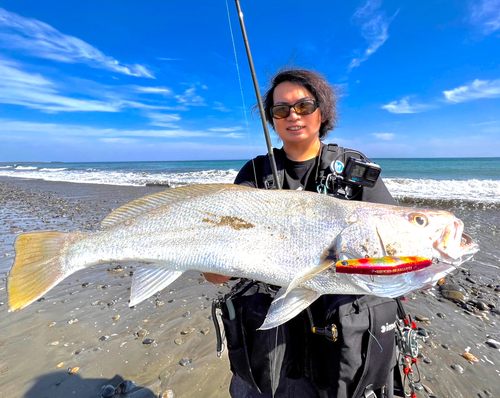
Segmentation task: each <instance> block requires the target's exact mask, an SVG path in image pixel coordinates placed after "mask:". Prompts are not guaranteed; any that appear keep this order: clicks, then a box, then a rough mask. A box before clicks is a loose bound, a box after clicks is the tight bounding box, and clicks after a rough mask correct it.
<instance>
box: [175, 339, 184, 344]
mask: <svg viewBox="0 0 500 398" xmlns="http://www.w3.org/2000/svg"><path fill="white" fill-rule="evenodd" d="M174 343H175V344H177V345H181V344H183V343H184V339H175V340H174Z"/></svg>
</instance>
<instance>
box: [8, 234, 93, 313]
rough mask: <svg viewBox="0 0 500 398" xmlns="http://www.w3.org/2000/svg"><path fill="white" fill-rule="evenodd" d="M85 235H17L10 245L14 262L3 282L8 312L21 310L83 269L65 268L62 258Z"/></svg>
mask: <svg viewBox="0 0 500 398" xmlns="http://www.w3.org/2000/svg"><path fill="white" fill-rule="evenodd" d="M84 236H86V235H85V234H82V233H76V232H69V233H65V232H35V233H29V234H24V235H20V236H18V237H17V239H16V242H15V244H14V248H15V251H16V259H15V261H14V265H13V266H12V269H11V270H10V272H9V276H8V278H7V292H8V295H9V311H15V310H21V309H23V308H24V307H26V306H27V305H28V304H30V303H32V302H33V301H35V300H36V299H38V298H39V297H41V296H42V295H43V294H44V293H46V292H47V291H48V290H50V289H51V288H52V287H54V286H55V285H56V284H58V283H59V282H60V281H61V280H63V279H64V278H66V277H67V276H68V275H70V274H72V273H73V272H75V271H77V270H79V269H81V268H83V267H73V268H69V267H68V266H67V264H66V263H65V262H64V263H63V254H64V253H65V252H66V250H67V248H68V247H69V246H70V245H71V244H73V243H74V242H76V241H78V240H80V239H82V238H83V237H84Z"/></svg>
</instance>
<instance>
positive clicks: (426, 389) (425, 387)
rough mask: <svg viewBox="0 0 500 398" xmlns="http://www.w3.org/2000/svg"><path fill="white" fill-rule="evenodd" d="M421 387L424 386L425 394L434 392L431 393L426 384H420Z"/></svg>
mask: <svg viewBox="0 0 500 398" xmlns="http://www.w3.org/2000/svg"><path fill="white" fill-rule="evenodd" d="M422 387H423V388H424V390H425V392H426V393H427V394H429V395H430V394H434V393H433V391H432V390H431V388H430V387H429V386H427V385H425V384H422Z"/></svg>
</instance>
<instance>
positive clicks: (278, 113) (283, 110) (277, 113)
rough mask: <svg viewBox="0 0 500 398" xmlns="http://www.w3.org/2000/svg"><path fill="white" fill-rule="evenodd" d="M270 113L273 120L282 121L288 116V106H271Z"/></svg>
mask: <svg viewBox="0 0 500 398" xmlns="http://www.w3.org/2000/svg"><path fill="white" fill-rule="evenodd" d="M272 113H273V117H274V118H275V119H283V118H285V117H287V116H288V115H289V114H290V105H277V106H273V107H272Z"/></svg>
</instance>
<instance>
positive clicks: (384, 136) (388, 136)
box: [372, 133, 396, 141]
mask: <svg viewBox="0 0 500 398" xmlns="http://www.w3.org/2000/svg"><path fill="white" fill-rule="evenodd" d="M372 135H373V136H374V137H375V138H377V139H379V140H383V141H391V140H392V139H394V137H395V136H396V134H393V133H373V134H372Z"/></svg>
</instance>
